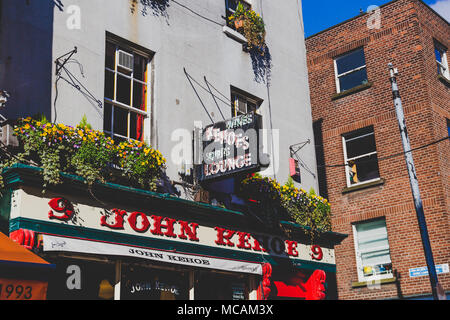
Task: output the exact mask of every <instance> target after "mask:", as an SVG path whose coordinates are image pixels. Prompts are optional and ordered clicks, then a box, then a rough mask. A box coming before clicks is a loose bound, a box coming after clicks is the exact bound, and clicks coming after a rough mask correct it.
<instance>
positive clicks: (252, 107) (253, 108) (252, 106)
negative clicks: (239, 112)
mask: <svg viewBox="0 0 450 320" xmlns="http://www.w3.org/2000/svg"><path fill="white" fill-rule="evenodd" d="M252 111H256V104H255V103H253V102H249V101H247V113H250V112H252Z"/></svg>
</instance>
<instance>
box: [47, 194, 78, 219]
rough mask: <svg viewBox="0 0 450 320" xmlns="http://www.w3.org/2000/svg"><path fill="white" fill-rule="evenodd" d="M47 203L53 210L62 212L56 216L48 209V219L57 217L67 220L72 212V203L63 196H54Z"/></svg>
mask: <svg viewBox="0 0 450 320" xmlns="http://www.w3.org/2000/svg"><path fill="white" fill-rule="evenodd" d="M48 205H49V206H50V208H52V209H53V210H55V211H56V212H58V213H62V215H60V216H56V215H55V214H54V213H53V211H52V210H50V211H49V213H48V217H49V219H58V220H63V221H67V220H69V219H71V218H72V216H73V214H74V209H73V206H72V204H71V203H70V202H69V201H68V200H67V199H64V198H54V199H52V200H50V201H49V203H48Z"/></svg>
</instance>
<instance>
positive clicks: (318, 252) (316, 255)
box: [311, 245, 323, 261]
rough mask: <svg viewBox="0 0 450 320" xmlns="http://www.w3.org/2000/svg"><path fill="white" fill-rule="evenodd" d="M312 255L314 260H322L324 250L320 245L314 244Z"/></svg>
mask: <svg viewBox="0 0 450 320" xmlns="http://www.w3.org/2000/svg"><path fill="white" fill-rule="evenodd" d="M311 251H312V254H311V257H312V258H313V260H319V261H320V260H322V259H323V251H322V248H321V247H320V246H318V245H314V246H312V247H311Z"/></svg>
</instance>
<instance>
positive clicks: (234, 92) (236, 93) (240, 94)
mask: <svg viewBox="0 0 450 320" xmlns="http://www.w3.org/2000/svg"><path fill="white" fill-rule="evenodd" d="M233 97H235V99H234V100H233ZM238 98H241V99H242V100H245V109H246V110H245V111H246V112H245V113H242V112H240V111H239V108H238V105H237V102H238ZM230 101H231V116H232V117H237V116H240V115H245V114H248V113H249V112H251V111H252V110H250V111H249V109H248V102H250V103H252V104H254V105H255V110H254V112H255V113H259V111H258V110H259V108H260V106H261V104H262V102H263V100H262V99H260V98H257V97H255V96H253V95H251V94H249V93H246V92H244V91H242V90H239V89H237V88H235V87H231V90H230Z"/></svg>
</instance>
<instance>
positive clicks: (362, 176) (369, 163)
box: [348, 154, 380, 184]
mask: <svg viewBox="0 0 450 320" xmlns="http://www.w3.org/2000/svg"><path fill="white" fill-rule="evenodd" d="M348 163H349V165H350V173H349V174H350V177H349V179H350V182H351V183H352V184H354V183H359V182H364V181H368V180H372V179H376V178H379V177H380V173H379V169H378V157H377V155H376V154H374V155H371V156H368V157H363V158H359V159H356V160H351V161H349V162H348Z"/></svg>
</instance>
